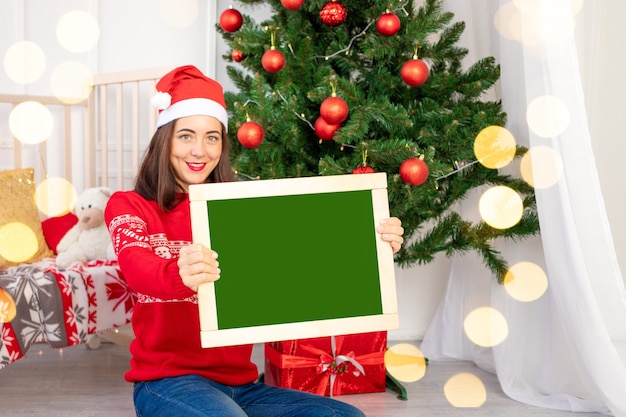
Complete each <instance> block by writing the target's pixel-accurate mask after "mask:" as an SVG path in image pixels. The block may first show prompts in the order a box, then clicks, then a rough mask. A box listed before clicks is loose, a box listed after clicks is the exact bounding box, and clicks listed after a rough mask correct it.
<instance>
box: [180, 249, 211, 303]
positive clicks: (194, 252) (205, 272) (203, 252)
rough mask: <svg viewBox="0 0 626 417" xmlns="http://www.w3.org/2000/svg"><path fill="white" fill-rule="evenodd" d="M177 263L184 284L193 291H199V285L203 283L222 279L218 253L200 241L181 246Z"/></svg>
mask: <svg viewBox="0 0 626 417" xmlns="http://www.w3.org/2000/svg"><path fill="white" fill-rule="evenodd" d="M177 264H178V272H179V274H180V277H181V278H182V280H183V284H185V285H186V286H187V287H189V288H190V289H191V290H192V291H195V292H198V286H199V285H200V284H202V283H205V282H213V281H217V280H218V279H220V268H219V262H217V253H216V252H214V251H212V250H211V249H209V248H207V247H206V246H204V245H202V244H200V243H194V244H191V245H189V246H183V247H182V248H180V255H179V258H178V262H177Z"/></svg>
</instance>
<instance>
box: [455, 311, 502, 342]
mask: <svg viewBox="0 0 626 417" xmlns="http://www.w3.org/2000/svg"><path fill="white" fill-rule="evenodd" d="M463 329H464V330H465V334H466V335H467V337H468V338H469V339H470V340H471V341H472V342H474V343H475V344H477V345H478V346H482V347H493V346H497V345H499V344H500V343H502V342H503V341H504V340H505V339H506V338H507V336H508V335H509V325H508V324H507V322H506V319H505V318H504V316H503V315H502V313H500V312H499V311H498V310H496V309H494V308H491V307H479V308H477V309H475V310H473V311H471V312H470V313H469V314H468V315H467V316H466V317H465V320H464V321H463Z"/></svg>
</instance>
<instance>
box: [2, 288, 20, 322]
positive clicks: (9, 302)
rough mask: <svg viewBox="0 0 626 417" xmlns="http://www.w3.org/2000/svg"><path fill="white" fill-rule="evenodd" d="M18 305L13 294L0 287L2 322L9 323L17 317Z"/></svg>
mask: <svg viewBox="0 0 626 417" xmlns="http://www.w3.org/2000/svg"><path fill="white" fill-rule="evenodd" d="M16 314H17V307H16V305H15V301H14V300H13V297H11V294H9V293H8V292H6V291H4V290H3V289H2V288H0V323H8V322H10V321H11V320H13V319H14V318H15V315H16Z"/></svg>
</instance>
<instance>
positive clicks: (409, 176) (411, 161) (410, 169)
mask: <svg viewBox="0 0 626 417" xmlns="http://www.w3.org/2000/svg"><path fill="white" fill-rule="evenodd" d="M400 177H401V178H402V181H404V182H406V183H409V184H411V185H422V184H424V182H425V181H426V178H428V165H426V162H424V160H423V159H422V158H418V157H416V156H414V157H412V158H408V159H406V160H405V161H404V162H402V164H401V165H400Z"/></svg>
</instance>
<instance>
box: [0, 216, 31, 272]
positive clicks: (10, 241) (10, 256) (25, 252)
mask: <svg viewBox="0 0 626 417" xmlns="http://www.w3.org/2000/svg"><path fill="white" fill-rule="evenodd" d="M38 250H39V243H38V242H37V236H36V235H35V232H33V230H32V229H31V228H30V227H28V226H27V225H25V224H24V223H19V222H11V223H6V224H4V225H2V227H0V256H2V257H3V258H4V259H6V260H7V261H11V262H14V263H21V262H26V261H28V260H29V259H30V258H32V257H33V255H35V254H36V253H37V251H38Z"/></svg>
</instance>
